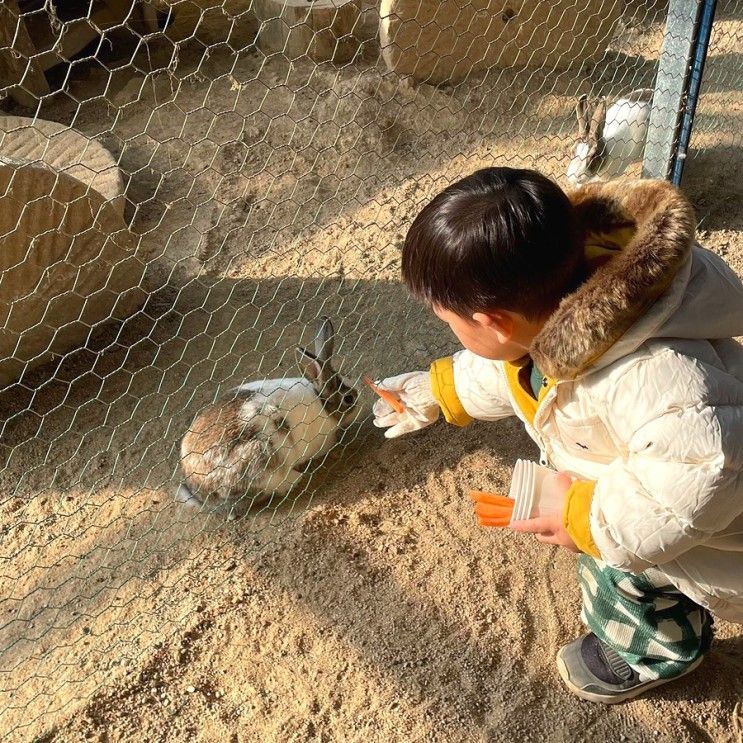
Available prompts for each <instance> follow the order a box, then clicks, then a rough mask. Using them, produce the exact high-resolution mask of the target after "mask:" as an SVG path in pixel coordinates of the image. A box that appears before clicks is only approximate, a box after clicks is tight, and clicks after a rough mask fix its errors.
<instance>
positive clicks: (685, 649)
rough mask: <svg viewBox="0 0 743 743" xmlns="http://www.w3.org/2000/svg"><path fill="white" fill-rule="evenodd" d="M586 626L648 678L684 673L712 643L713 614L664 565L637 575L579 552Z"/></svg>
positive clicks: (668, 676)
mask: <svg viewBox="0 0 743 743" xmlns="http://www.w3.org/2000/svg"><path fill="white" fill-rule="evenodd" d="M578 581H579V583H580V587H581V592H582V593H583V611H582V613H581V618H582V620H583V622H584V623H585V624H586V626H587V627H588V628H589V629H590V630H591V632H593V633H594V634H596V635H597V636H598V638H599V639H600V640H601V641H602V642H604V643H606V644H607V645H609V646H611V647H612V648H614V650H616V651H617V653H619V655H620V656H621V657H622V658H623V659H624V660H625V661H626V662H627V663H628V664H629V665H630V666H632V668H634V669H635V670H636V671H637V672H638V674H639V675H640V679H641V680H643V681H646V680H650V679H658V678H673V677H674V676H678V675H679V674H680V673H683V671H684V670H685V669H686V668H687V667H688V666H689V665H690V664H691V663H693V662H694V661H695V660H697V658H699V656H700V655H702V654H703V653H704V652H705V651H706V650H707V649H708V648H709V645H710V641H711V639H712V617H711V615H710V614H709V612H708V611H707V610H706V609H704V608H703V607H701V606H699V604H697V603H695V602H694V601H692V600H691V599H690V598H689V597H688V596H685V595H684V594H683V593H681V592H680V591H679V590H678V589H677V588H676V587H675V586H673V585H672V584H670V583H669V582H668V579H667V578H666V577H665V576H664V575H663V574H662V573H660V571H658V570H655V569H651V570H647V571H646V572H644V573H640V574H639V575H635V574H633V573H625V572H623V571H621V570H616V569H615V568H611V567H609V566H608V565H606V564H605V563H603V562H601V561H600V560H595V559H594V558H592V557H590V556H589V555H581V556H580V557H579V558H578Z"/></svg>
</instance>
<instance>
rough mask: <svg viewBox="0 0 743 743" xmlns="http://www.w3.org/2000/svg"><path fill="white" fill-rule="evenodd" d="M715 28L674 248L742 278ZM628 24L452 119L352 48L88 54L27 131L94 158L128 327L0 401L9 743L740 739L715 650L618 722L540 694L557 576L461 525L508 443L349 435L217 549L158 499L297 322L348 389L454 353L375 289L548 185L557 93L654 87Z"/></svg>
mask: <svg viewBox="0 0 743 743" xmlns="http://www.w3.org/2000/svg"><path fill="white" fill-rule="evenodd" d="M718 5H719V6H720V9H719V11H718V21H717V26H716V31H715V34H716V35H715V36H714V37H713V45H712V50H711V56H710V59H709V61H708V65H707V82H706V83H705V88H704V96H703V98H702V102H701V105H700V111H699V117H698V122H697V128H696V130H695V134H694V138H693V142H692V144H693V153H692V155H691V156H690V159H689V160H688V162H687V165H686V171H687V172H686V181H685V187H686V188H687V190H688V192H689V194H690V196H691V198H692V199H693V201H694V203H695V204H696V205H697V207H698V210H699V215H700V240H701V241H702V242H703V244H705V245H706V246H707V247H709V248H711V249H713V250H715V251H717V252H718V253H720V254H721V255H723V256H725V257H726V259H727V260H728V261H729V262H730V263H731V264H732V265H733V266H734V267H735V268H736V270H737V271H738V272H739V273H740V274H741V275H743V216H742V215H743V212H742V211H741V206H742V204H743V200H742V199H741V196H743V185H742V184H743V181H742V179H741V169H740V166H741V159H742V157H743V156H742V154H741V139H740V132H741V130H742V127H743V94H742V93H741V79H740V73H741V69H742V68H741V55H740V49H741V39H742V38H743V20H742V18H741V14H742V13H743V11H742V10H741V8H740V3H737V4H736V3H727V4H718ZM632 8H634V9H635V13H634V16H633V15H632V13H631V12H630V11H631V10H632ZM661 10H662V8H661ZM630 11H628V16H627V19H626V21H625V27H624V30H623V32H622V34H621V36H620V37H619V38H618V39H617V41H616V43H615V44H614V45H613V46H612V50H611V51H610V52H609V53H607V55H606V58H605V60H604V61H603V62H602V63H601V64H600V65H597V66H596V67H594V68H591V69H587V70H584V71H582V72H580V71H572V72H570V73H568V74H566V73H563V74H556V73H553V72H551V71H549V70H539V71H531V70H529V71H526V70H505V71H503V70H493V71H491V72H490V73H489V74H488V75H484V76H480V77H478V78H475V79H472V80H470V81H468V82H467V83H466V84H462V85H460V86H457V87H456V88H450V89H449V88H431V87H428V86H420V87H417V88H416V87H413V86H411V85H409V84H407V83H404V82H402V81H400V80H398V79H396V78H395V77H394V76H391V75H390V74H389V73H386V72H385V71H384V69H383V68H382V67H380V65H379V63H378V49H377V48H376V46H375V44H374V41H373V40H369V41H368V42H366V43H365V44H364V51H363V55H362V57H361V58H360V59H358V60H357V61H356V62H355V63H354V64H352V65H348V66H346V67H344V68H342V69H337V68H334V67H332V66H320V67H315V66H314V65H311V64H310V63H309V62H300V63H296V64H292V65H289V64H288V63H287V62H286V61H285V60H283V59H281V58H278V57H272V58H269V59H265V58H264V57H262V56H261V55H260V54H259V53H258V52H257V51H256V50H255V49H254V48H253V47H252V46H249V45H246V46H245V47H244V48H243V47H240V49H241V50H240V51H234V49H233V50H231V49H230V48H228V47H226V46H225V45H216V46H212V47H210V48H209V53H208V54H205V49H206V47H205V46H204V44H203V43H200V42H197V41H192V42H187V43H183V44H181V45H180V47H179V53H178V57H177V59H175V60H174V58H173V56H172V54H173V46H172V45H169V44H168V43H167V42H166V41H164V40H160V41H153V42H152V43H151V44H150V45H149V49H147V50H142V49H140V50H139V52H137V54H136V56H135V58H134V61H135V66H134V67H133V66H132V65H131V64H125V62H126V61H127V60H126V59H123V58H122V57H121V56H120V53H121V47H117V46H116V45H114V51H109V52H107V53H108V54H109V55H110V57H111V59H110V60H106V64H108V66H109V67H110V68H112V69H113V70H114V72H113V74H112V75H110V76H109V74H108V73H107V72H106V70H105V69H104V67H103V66H102V65H101V64H99V63H97V62H93V61H91V62H85V63H83V64H80V65H76V66H75V67H73V70H72V73H71V75H70V79H69V95H64V94H61V93H60V94H59V95H57V96H55V97H54V99H53V100H52V101H51V102H50V103H49V104H48V105H47V106H46V107H45V109H44V110H43V111H42V112H41V115H42V116H44V117H46V118H50V119H54V120H56V121H61V122H63V123H69V124H72V125H74V126H76V127H77V128H79V129H81V130H83V131H85V132H86V133H88V134H90V135H95V136H97V137H98V138H99V139H100V140H101V141H102V142H103V143H104V144H106V146H108V147H109V148H110V149H111V150H112V151H113V152H114V153H115V154H116V155H117V156H118V157H119V158H120V162H121V166H122V169H123V170H124V172H125V174H126V175H127V177H128V179H129V185H128V189H127V194H128V198H129V202H130V203H129V210H128V214H129V217H130V218H131V219H132V225H133V229H134V230H135V232H136V233H137V234H138V235H139V236H140V238H141V244H142V250H143V251H145V252H146V254H147V255H148V256H149V257H150V261H151V263H150V272H149V281H150V286H151V287H152V298H151V300H150V301H149V302H148V304H147V305H146V306H145V308H144V310H143V312H142V313H141V314H140V315H138V316H136V317H135V318H133V319H132V320H131V321H129V322H127V323H124V324H122V325H120V326H116V327H111V326H109V327H106V328H104V329H103V330H101V331H100V332H99V333H98V334H97V336H96V338H95V339H94V343H93V344H92V345H91V349H90V350H88V351H85V352H80V353H75V354H71V355H69V356H68V357H66V358H62V359H60V360H59V364H58V365H57V366H56V367H55V368H54V369H48V368H47V369H44V370H39V371H37V372H35V373H33V374H31V375H29V377H28V378H27V379H26V380H24V384H22V385H19V386H17V387H14V388H13V389H11V390H8V391H6V392H4V393H3V395H2V398H1V399H0V421H2V430H1V434H0V462H1V463H2V467H1V468H0V648H1V650H0V689H1V690H0V730H2V731H3V733H4V736H5V739H7V740H12V741H26V740H39V741H59V742H60V743H61V742H63V741H64V742H66V741H80V740H98V741H134V740H144V741H166V740H167V741H184V742H185V741H280V742H282V743H283V742H284V741H424V740H425V741H447V743H448V742H450V741H479V740H483V741H514V740H547V741H566V742H567V741H571V742H572V741H589V740H590V741H596V740H611V741H647V742H648V743H650V742H651V741H652V742H653V743H660V742H663V743H679V742H682V741H721V742H722V741H734V740H741V739H742V737H741V736H743V706H742V703H741V700H743V641H741V631H740V627H737V626H734V625H731V624H728V623H725V622H720V623H718V642H717V644H716V646H715V650H714V652H713V653H712V654H711V655H710V657H709V659H708V660H707V661H706V662H705V664H704V666H703V667H702V669H700V670H699V671H698V672H697V673H695V674H694V675H693V676H691V677H689V679H688V680H685V681H683V682H681V683H678V684H673V685H669V686H666V687H662V688H661V689H659V690H657V691H655V692H653V693H652V694H650V695H649V696H648V697H647V698H645V699H642V700H639V701H635V702H632V703H629V704H627V705H624V706H621V707H619V708H615V709H606V708H602V707H598V706H593V705H591V704H589V703H585V702H581V701H579V700H577V699H575V698H574V697H572V696H570V695H569V694H568V693H567V692H566V691H565V690H564V689H563V687H562V685H561V682H560V680H559V678H558V676H557V673H556V670H555V665H554V656H555V653H556V651H557V649H558V648H559V646H560V645H561V644H563V643H565V642H567V641H569V640H571V639H572V638H573V637H575V636H576V635H577V634H578V633H579V632H580V631H581V626H580V622H579V619H578V615H579V598H578V591H577V586H576V581H575V578H574V558H573V557H572V556H571V555H569V554H567V553H566V552H564V551H559V550H557V549H553V548H548V547H545V546H543V545H540V544H538V543H536V542H535V541H533V540H531V539H528V538H525V537H523V536H518V535H516V534H513V533H509V532H507V531H498V530H484V529H480V528H478V527H477V525H476V522H475V520H474V518H473V515H472V510H471V507H470V504H469V501H468V498H467V496H466V493H467V490H468V489H470V488H473V487H483V488H486V487H487V488H493V489H502V488H505V487H506V485H507V483H508V481H509V473H510V470H511V468H512V466H513V464H514V462H515V460H516V459H517V458H525V457H533V456H534V455H535V454H536V452H535V449H534V446H533V444H532V443H531V442H530V440H529V439H528V438H527V437H526V435H525V434H524V432H523V431H522V430H521V429H520V427H519V426H518V425H517V422H516V421H515V420H507V421H503V422H499V423H494V424H479V423H478V424H474V425H472V426H470V427H468V428H466V429H463V430H455V429H450V428H447V427H446V426H444V425H443V424H438V425H436V426H434V427H432V428H430V429H428V430H425V431H422V432H420V433H419V434H416V435H414V436H410V437H407V438H403V439H401V440H396V441H392V442H387V441H385V440H384V439H383V438H382V436H381V433H380V432H379V431H377V430H376V429H374V428H373V427H372V426H371V423H370V421H369V419H368V417H367V418H366V419H365V420H364V421H363V422H361V423H360V424H359V425H358V426H357V427H355V428H354V429H352V430H351V431H350V432H349V433H348V435H347V436H346V438H345V440H344V442H343V446H342V447H338V448H337V450H336V451H335V452H334V453H333V454H332V455H331V457H330V458H329V461H327V462H325V463H322V464H320V465H318V466H317V468H316V469H315V470H314V471H313V472H311V473H310V477H309V478H308V481H307V483H306V485H305V486H304V487H303V489H302V492H300V493H298V494H297V495H296V496H295V497H292V498H290V499H288V500H287V501H286V502H285V503H283V504H280V505H279V506H278V507H276V508H272V509H264V510H263V511H261V512H259V513H255V514H250V515H248V516H247V517H246V518H244V519H240V520H237V521H227V520H226V519H225V517H224V514H207V513H200V512H197V511H195V510H193V509H188V508H185V507H183V506H180V505H177V504H176V503H175V502H174V500H173V493H174V489H175V487H176V485H177V483H178V475H177V462H178V442H179V439H180V436H181V435H182V434H183V432H184V431H185V429H186V427H187V425H188V423H189V421H190V419H191V418H192V417H193V415H194V414H195V413H196V412H197V411H198V410H199V409H200V407H201V406H203V405H205V404H207V403H208V402H210V401H211V400H212V399H213V398H214V396H215V394H216V393H217V392H218V391H219V390H220V389H224V388H226V387H228V386H230V385H232V384H234V383H236V382H239V381H242V380H245V379H250V378H254V377H256V376H259V375H267V376H277V375H283V374H294V369H293V353H292V350H293V346H294V345H295V344H296V342H297V341H299V340H300V339H304V340H308V339H309V338H310V337H311V332H312V322H313V321H314V319H315V318H316V317H317V316H318V315H319V314H323V313H325V314H329V315H331V316H332V317H333V318H334V319H335V320H336V325H337V328H338V334H339V336H340V340H341V342H340V346H339V348H338V356H339V357H340V358H341V359H342V360H343V366H342V371H343V372H344V373H345V374H347V375H349V376H350V377H352V378H356V377H357V376H358V375H359V374H361V373H370V374H374V375H386V374H390V373H395V372H399V371H403V370H410V369H416V368H425V366H426V365H427V363H428V362H429V361H430V360H431V359H432V358H436V357H438V356H440V355H443V354H445V353H447V352H450V351H452V350H454V349H455V345H454V342H453V339H452V338H450V337H449V335H448V334H447V332H445V330H444V329H443V328H442V327H441V325H440V323H438V321H436V320H435V318H431V317H429V316H427V315H426V314H424V313H423V311H422V310H421V309H420V308H418V307H417V306H416V305H415V304H413V303H412V302H411V301H410V300H409V299H408V298H407V296H406V294H405V292H404V290H403V289H402V287H401V286H400V284H399V281H398V275H399V248H400V245H401V241H402V239H403V236H404V233H405V230H406V228H407V226H408V225H409V223H410V220H411V218H412V217H413V216H414V215H415V213H416V212H417V210H418V209H419V208H420V207H421V206H422V205H423V204H424V203H425V202H426V201H427V200H428V199H429V198H430V197H431V196H432V195H433V194H434V193H436V192H437V191H438V190H439V189H440V188H442V187H443V186H444V185H446V184H448V183H449V182H451V181H452V180H453V179H455V178H457V177H460V176H462V175H464V174H466V173H468V172H470V171H471V170H473V169H475V168H477V167H480V166H484V165H489V164H494V163H501V164H504V163H508V164H519V165H523V166H529V167H537V168H539V169H541V170H543V171H546V172H547V173H549V174H551V175H553V176H554V177H556V178H558V179H562V176H563V173H564V171H565V168H566V166H567V162H568V159H569V156H570V145H571V141H572V140H571V138H572V137H573V136H574V122H573V115H572V107H573V105H574V100H575V96H576V95H577V94H578V93H580V92H583V91H587V90H589V89H593V90H594V91H601V92H605V93H607V94H609V95H613V94H616V93H618V92H623V91H626V90H627V89H628V88H631V87H640V86H643V85H648V84H652V79H653V74H654V66H653V60H654V59H655V58H656V57H657V51H658V46H659V43H660V39H661V35H662V22H661V21H660V19H661V18H662V16H661V15H658V14H657V12H656V11H657V7H656V8H655V10H654V11H653V12H652V13H650V12H649V11H647V10H646V9H645V8H644V7H643V6H642V5H641V4H635V5H633V6H631V7H630ZM237 47H239V45H235V48H237ZM115 52H116V53H118V54H119V56H116V53H115ZM145 57H146V60H145ZM145 61H146V64H145ZM171 61H172V64H171ZM169 65H170V74H166V73H165V72H162V71H161V72H155V73H152V72H150V73H146V72H144V71H142V72H138V71H137V69H135V67H138V68H139V69H140V70H146V69H148V68H150V69H154V70H158V69H164V68H166V67H168V66H169ZM104 93H105V96H104V95H103V94H104ZM17 113H25V112H23V111H22V110H21V109H18V110H17ZM563 182H564V181H563ZM362 399H363V403H364V405H366V406H368V405H369V404H370V403H371V398H370V396H369V395H368V393H364V395H363V396H362Z"/></svg>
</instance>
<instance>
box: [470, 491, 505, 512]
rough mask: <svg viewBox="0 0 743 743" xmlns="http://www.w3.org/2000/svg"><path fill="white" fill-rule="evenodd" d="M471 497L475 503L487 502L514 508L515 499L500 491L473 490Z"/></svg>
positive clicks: (492, 504)
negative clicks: (499, 492)
mask: <svg viewBox="0 0 743 743" xmlns="http://www.w3.org/2000/svg"><path fill="white" fill-rule="evenodd" d="M470 498H471V499H472V500H473V501H475V503H487V504H489V505H491V506H505V507H509V508H513V499H511V498H507V497H506V496H505V495H500V494H498V493H488V492H487V491H484V490H471V491H470Z"/></svg>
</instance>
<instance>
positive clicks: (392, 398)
mask: <svg viewBox="0 0 743 743" xmlns="http://www.w3.org/2000/svg"><path fill="white" fill-rule="evenodd" d="M363 379H364V384H366V385H367V386H368V387H369V388H371V389H372V390H374V392H376V393H377V394H378V395H379V396H380V397H381V398H382V399H383V400H384V401H385V402H386V403H387V404H388V405H389V406H390V407H391V408H392V409H393V410H394V411H395V412H396V413H404V412H405V406H404V405H403V404H402V402H401V401H400V399H399V398H398V397H397V395H395V393H394V392H390V391H389V390H385V389H382V388H381V387H380V386H379V385H377V384H374V382H373V381H372V380H371V379H370V378H369V377H363Z"/></svg>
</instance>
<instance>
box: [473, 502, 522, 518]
mask: <svg viewBox="0 0 743 743" xmlns="http://www.w3.org/2000/svg"><path fill="white" fill-rule="evenodd" d="M475 513H476V514H477V515H478V516H484V517H486V518H498V517H501V516H502V517H508V518H509V519H510V518H511V514H512V513H513V506H511V507H510V508H509V507H508V506H490V505H488V504H487V503H478V504H477V505H476V506H475Z"/></svg>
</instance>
